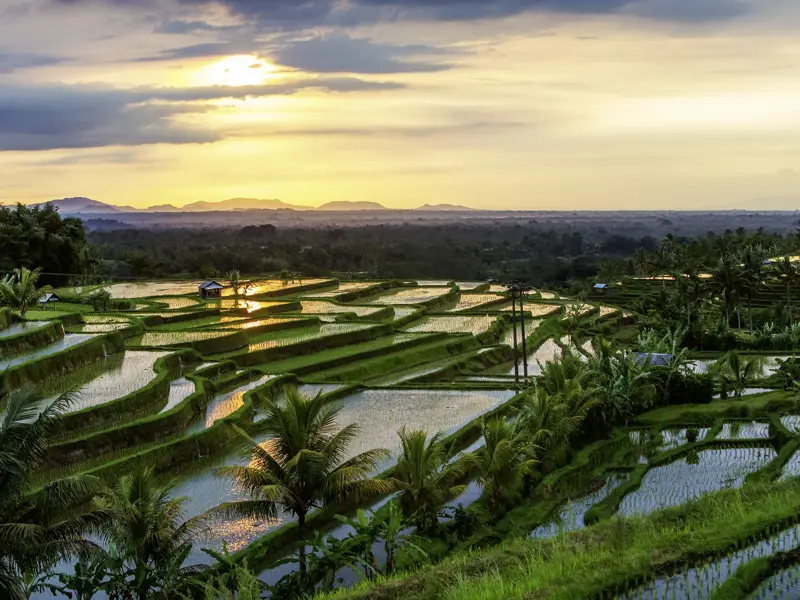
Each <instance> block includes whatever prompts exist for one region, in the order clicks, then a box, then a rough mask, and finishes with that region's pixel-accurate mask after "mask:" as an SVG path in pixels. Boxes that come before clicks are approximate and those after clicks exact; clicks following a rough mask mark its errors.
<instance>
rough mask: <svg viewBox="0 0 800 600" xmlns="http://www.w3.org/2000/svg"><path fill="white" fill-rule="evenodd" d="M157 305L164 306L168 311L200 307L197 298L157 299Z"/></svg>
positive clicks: (200, 304)
mask: <svg viewBox="0 0 800 600" xmlns="http://www.w3.org/2000/svg"><path fill="white" fill-rule="evenodd" d="M158 303H159V304H166V305H167V308H168V309H169V310H180V309H183V308H198V307H200V306H202V303H201V302H200V300H199V298H181V297H177V298H159V299H158Z"/></svg>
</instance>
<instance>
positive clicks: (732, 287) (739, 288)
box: [711, 254, 749, 329]
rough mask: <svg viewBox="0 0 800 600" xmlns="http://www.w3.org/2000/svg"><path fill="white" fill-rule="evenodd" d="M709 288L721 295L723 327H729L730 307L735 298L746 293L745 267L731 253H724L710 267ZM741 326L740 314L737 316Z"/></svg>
mask: <svg viewBox="0 0 800 600" xmlns="http://www.w3.org/2000/svg"><path fill="white" fill-rule="evenodd" d="M711 275H712V279H711V289H712V290H714V291H715V292H716V293H718V294H720V295H721V296H722V300H723V303H724V305H725V328H726V329H727V328H728V327H730V317H731V307H732V306H733V305H734V302H735V301H736V299H737V298H741V297H742V295H746V294H747V289H748V285H749V283H748V278H747V273H746V271H745V269H744V268H743V267H742V265H740V264H739V261H738V260H736V258H735V257H734V256H733V255H732V254H725V255H723V257H722V260H721V261H720V263H719V264H718V265H717V266H716V267H714V268H713V269H711ZM739 321H740V322H739V326H740V327H741V314H740V316H739Z"/></svg>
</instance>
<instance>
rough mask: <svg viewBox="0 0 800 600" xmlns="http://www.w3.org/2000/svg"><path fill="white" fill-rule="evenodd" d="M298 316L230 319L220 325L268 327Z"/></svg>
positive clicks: (239, 327) (252, 327)
mask: <svg viewBox="0 0 800 600" xmlns="http://www.w3.org/2000/svg"><path fill="white" fill-rule="evenodd" d="M300 320H301V319H300V318H297V317H295V318H292V317H287V318H281V319H252V320H247V319H245V320H232V321H228V322H227V323H221V324H220V327H221V328H223V329H244V330H247V329H255V328H257V327H270V326H279V325H283V324H285V323H286V322H287V321H300Z"/></svg>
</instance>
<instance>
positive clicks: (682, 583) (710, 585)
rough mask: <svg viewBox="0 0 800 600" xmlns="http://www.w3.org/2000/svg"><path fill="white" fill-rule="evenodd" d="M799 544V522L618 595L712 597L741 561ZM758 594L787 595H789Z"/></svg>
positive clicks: (636, 599)
mask: <svg viewBox="0 0 800 600" xmlns="http://www.w3.org/2000/svg"><path fill="white" fill-rule="evenodd" d="M799 545H800V526H797V525H796V526H794V527H790V528H789V529H786V530H784V531H782V532H780V533H779V534H777V535H774V536H771V537H769V538H767V539H765V540H763V541H760V542H757V543H755V544H753V545H751V546H748V547H747V548H743V549H742V550H739V551H737V552H733V553H731V554H730V555H728V556H724V557H722V558H719V559H716V560H710V561H708V562H706V563H705V564H703V565H698V566H694V567H690V568H688V569H685V570H684V571H682V572H680V573H677V574H676V575H673V576H671V577H663V578H660V579H657V580H656V581H654V582H652V583H650V584H647V585H645V586H642V587H641V588H639V589H637V590H633V591H631V592H628V593H626V594H623V595H621V596H619V600H661V599H664V600H666V599H670V598H692V599H695V598H697V599H699V600H701V599H705V598H709V597H710V596H711V595H712V594H713V593H714V592H715V591H716V589H717V588H719V586H721V585H722V584H723V583H725V582H726V581H727V580H728V579H729V578H730V577H732V576H733V574H734V573H736V570H737V569H738V568H739V567H741V566H742V565H745V564H747V563H749V562H750V561H752V560H755V559H757V558H763V557H766V556H774V555H775V554H777V553H778V552H786V551H788V550H793V549H795V548H797V547H798V546H799ZM750 597H751V598H753V597H754V596H750ZM759 597H764V598H786V597H787V596H759Z"/></svg>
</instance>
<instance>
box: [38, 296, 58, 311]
mask: <svg viewBox="0 0 800 600" xmlns="http://www.w3.org/2000/svg"><path fill="white" fill-rule="evenodd" d="M54 302H61V298H60V297H59V296H58V294H55V293H53V292H48V293H47V294H45V295H44V296H42V297H41V298H39V304H41V305H42V310H45V309H47V305H48V304H52V303H54Z"/></svg>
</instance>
